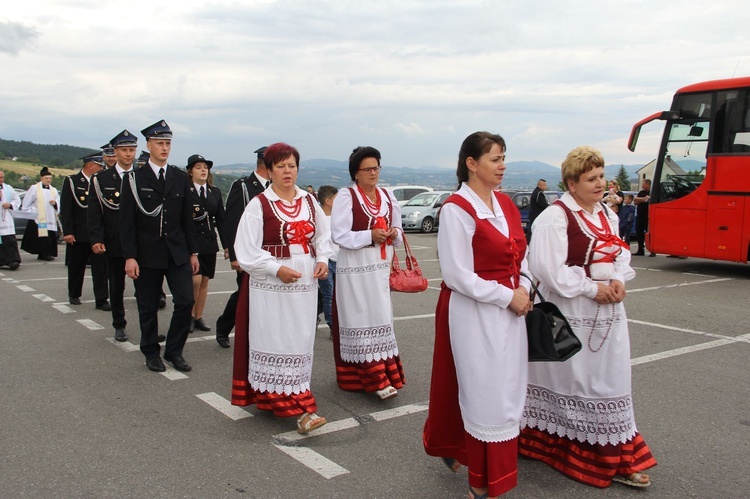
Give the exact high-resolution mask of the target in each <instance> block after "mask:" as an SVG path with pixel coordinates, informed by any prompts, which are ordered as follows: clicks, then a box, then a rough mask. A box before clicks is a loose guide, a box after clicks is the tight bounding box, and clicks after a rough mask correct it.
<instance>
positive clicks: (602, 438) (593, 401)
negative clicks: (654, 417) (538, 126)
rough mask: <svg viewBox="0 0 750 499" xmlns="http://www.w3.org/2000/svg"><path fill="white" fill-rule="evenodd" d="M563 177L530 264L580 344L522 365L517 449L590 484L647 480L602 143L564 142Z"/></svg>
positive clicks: (622, 262) (624, 261) (540, 221)
mask: <svg viewBox="0 0 750 499" xmlns="http://www.w3.org/2000/svg"><path fill="white" fill-rule="evenodd" d="M562 180H563V182H564V183H565V186H566V187H567V189H568V192H566V193H565V194H564V195H563V196H562V198H560V199H559V200H558V201H556V202H555V203H553V204H552V205H551V206H550V208H549V209H547V210H545V211H544V212H543V213H542V214H541V215H539V218H537V219H536V221H534V226H533V231H534V238H533V239H532V242H531V248H530V250H529V268H530V270H531V272H532V274H533V275H534V277H535V278H536V279H538V280H539V281H540V286H539V292H540V293H542V295H544V297H545V298H547V299H549V300H550V301H552V302H554V303H555V304H556V305H557V306H558V307H560V310H561V311H562V312H563V314H565V316H566V317H567V318H568V321H569V322H570V325H571V326H572V327H573V330H574V331H575V333H576V334H577V335H578V337H579V338H580V339H581V342H582V343H583V345H584V346H583V349H582V350H581V351H580V352H578V353H577V354H576V355H575V356H574V357H573V358H571V359H569V360H567V361H565V362H535V363H532V364H530V365H529V387H528V393H527V397H526V407H525V409H524V415H523V418H522V420H521V423H522V430H521V439H520V443H519V447H520V452H521V454H523V455H524V456H527V457H530V458H533V459H538V460H540V461H542V462H544V463H547V464H548V465H550V466H552V467H553V468H554V469H556V470H558V471H559V472H561V473H563V474H564V475H566V476H568V477H570V478H573V479H574V480H577V481H579V482H582V483H585V484H587V485H592V486H594V487H607V486H609V485H610V484H611V483H612V481H613V480H614V481H617V482H621V483H624V484H626V485H630V486H633V487H646V486H648V485H650V483H651V482H650V480H649V477H648V475H646V474H645V473H643V470H645V469H647V468H650V467H652V466H654V465H655V464H656V461H655V460H654V457H653V456H652V455H651V451H650V450H649V448H648V446H647V445H646V442H645V441H644V440H643V437H641V435H640V433H638V430H637V429H636V426H635V417H634V414H633V400H632V396H631V374H630V339H629V337H628V323H627V318H626V316H625V307H624V306H623V303H622V301H623V299H624V298H625V285H624V283H625V281H628V280H630V279H632V278H633V277H635V272H634V271H633V269H632V268H631V267H630V251H629V250H628V247H627V245H626V244H625V243H624V242H623V241H622V240H621V239H620V238H619V237H617V226H618V222H617V215H616V214H614V213H613V212H612V210H611V209H609V208H607V207H605V206H604V205H603V204H602V203H600V201H601V199H602V196H603V195H604V193H605V191H606V185H607V184H606V181H605V179H604V158H603V157H602V155H601V153H600V152H599V151H597V150H596V149H593V148H591V147H578V148H576V149H573V150H572V151H571V152H570V153H569V154H568V156H567V158H566V159H565V161H564V162H563V164H562ZM441 230H442V228H441ZM561 248H562V251H561Z"/></svg>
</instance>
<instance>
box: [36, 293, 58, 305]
mask: <svg viewBox="0 0 750 499" xmlns="http://www.w3.org/2000/svg"><path fill="white" fill-rule="evenodd" d="M31 296H33V297H34V298H36V299H38V300H42V301H43V302H45V303H46V302H50V301H55V299H54V298H50V297H49V296H47V295H42V294H38V295H31Z"/></svg>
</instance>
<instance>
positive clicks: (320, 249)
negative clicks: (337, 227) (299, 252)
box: [312, 202, 334, 265]
mask: <svg viewBox="0 0 750 499" xmlns="http://www.w3.org/2000/svg"><path fill="white" fill-rule="evenodd" d="M312 204H313V206H314V207H315V220H316V223H315V238H314V239H313V246H315V261H316V262H321V263H325V264H326V265H327V264H328V260H329V259H330V258H331V257H333V255H334V252H333V248H332V247H331V228H330V227H329V225H328V217H326V214H325V212H324V211H323V208H321V207H320V203H318V202H313V203H312Z"/></svg>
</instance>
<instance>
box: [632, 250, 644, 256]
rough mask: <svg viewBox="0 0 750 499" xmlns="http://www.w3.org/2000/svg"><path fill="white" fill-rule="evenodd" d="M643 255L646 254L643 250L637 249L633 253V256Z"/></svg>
mask: <svg viewBox="0 0 750 499" xmlns="http://www.w3.org/2000/svg"><path fill="white" fill-rule="evenodd" d="M643 255H645V253H644V252H643V251H636V252H635V253H633V256H643Z"/></svg>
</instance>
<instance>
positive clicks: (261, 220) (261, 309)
mask: <svg viewBox="0 0 750 499" xmlns="http://www.w3.org/2000/svg"><path fill="white" fill-rule="evenodd" d="M263 159H264V161H265V164H266V167H267V168H268V172H269V174H270V175H271V180H272V181H273V183H272V184H271V187H270V188H269V189H266V190H265V191H264V192H263V193H262V194H259V195H258V196H256V197H255V198H253V199H252V201H250V203H248V205H247V206H246V207H245V211H244V213H243V214H242V218H241V219H240V223H239V226H238V227H237V238H236V240H235V243H234V249H235V253H236V255H237V262H238V263H239V264H240V266H241V267H242V270H244V271H245V272H246V273H247V275H245V277H244V281H243V286H242V288H241V293H240V298H239V303H238V306H237V323H236V335H235V342H236V343H235V347H234V371H233V380H232V404H234V405H243V406H244V405H250V404H256V405H257V406H258V409H260V410H266V411H273V413H274V415H276V416H278V417H282V418H284V417H293V416H295V417H297V431H298V432H299V433H307V432H309V431H311V430H314V429H315V428H319V427H320V426H323V425H324V424H326V420H325V418H323V417H320V416H318V415H317V414H316V411H317V404H316V402H315V397H313V394H312V392H311V391H310V378H311V374H312V363H313V343H314V341H315V329H316V315H317V297H318V284H317V281H316V279H325V278H326V277H327V276H328V258H330V256H331V255H332V254H333V252H332V251H331V249H330V234H329V231H328V228H327V227H328V226H327V224H326V223H325V222H324V221H323V219H324V217H325V214H324V213H323V210H322V208H321V207H320V205H319V204H318V203H317V201H316V200H315V199H314V198H313V197H312V196H310V195H309V194H308V193H307V192H305V191H303V190H301V189H299V188H298V187H297V186H296V185H295V182H296V181H297V173H298V171H299V152H297V149H295V148H294V147H292V146H290V145H289V144H284V143H276V144H272V145H270V146H269V147H268V149H266V151H265V153H264V157H263Z"/></svg>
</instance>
